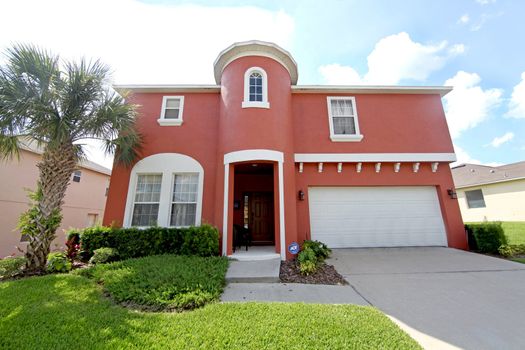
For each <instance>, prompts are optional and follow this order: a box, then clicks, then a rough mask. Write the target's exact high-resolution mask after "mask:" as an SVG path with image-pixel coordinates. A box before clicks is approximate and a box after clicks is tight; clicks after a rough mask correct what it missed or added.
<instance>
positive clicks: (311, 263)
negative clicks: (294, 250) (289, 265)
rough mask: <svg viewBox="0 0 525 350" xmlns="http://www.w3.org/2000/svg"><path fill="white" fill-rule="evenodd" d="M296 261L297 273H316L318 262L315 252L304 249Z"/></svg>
mask: <svg viewBox="0 0 525 350" xmlns="http://www.w3.org/2000/svg"><path fill="white" fill-rule="evenodd" d="M297 261H298V262H299V271H300V272H301V273H302V274H303V275H307V276H308V275H310V274H312V273H314V272H315V271H317V264H318V263H319V260H318V258H317V256H316V255H315V251H314V250H313V249H311V248H305V249H303V250H301V251H300V252H299V254H298V255H297Z"/></svg>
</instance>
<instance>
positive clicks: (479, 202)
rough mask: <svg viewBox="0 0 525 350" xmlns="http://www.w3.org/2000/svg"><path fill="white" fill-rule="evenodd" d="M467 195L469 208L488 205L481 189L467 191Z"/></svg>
mask: <svg viewBox="0 0 525 350" xmlns="http://www.w3.org/2000/svg"><path fill="white" fill-rule="evenodd" d="M465 197H467V205H468V207H469V209H473V208H485V207H486V205H485V198H484V197H483V191H482V190H481V189H479V190H472V191H465Z"/></svg>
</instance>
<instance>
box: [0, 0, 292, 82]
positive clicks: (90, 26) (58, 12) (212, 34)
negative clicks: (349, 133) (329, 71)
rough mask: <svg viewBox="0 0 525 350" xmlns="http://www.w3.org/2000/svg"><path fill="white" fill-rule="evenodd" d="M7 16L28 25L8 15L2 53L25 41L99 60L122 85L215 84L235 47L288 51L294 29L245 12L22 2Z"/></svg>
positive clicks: (124, 2)
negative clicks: (218, 64) (262, 44)
mask: <svg viewBox="0 0 525 350" xmlns="http://www.w3.org/2000/svg"><path fill="white" fill-rule="evenodd" d="M28 9H31V10H28ZM2 11H3V13H6V14H7V13H11V14H23V25H21V22H20V21H21V17H20V16H16V15H13V16H3V17H2V21H0V33H9V35H2V36H0V48H5V47H7V46H9V45H10V44H11V43H12V42H18V41H21V42H32V43H35V44H38V45H41V46H43V47H46V48H48V49H50V50H52V51H54V52H57V53H60V54H62V55H63V56H64V57H68V58H77V57H80V56H83V55H87V56H88V57H97V58H98V57H100V58H102V60H103V61H104V62H106V63H108V64H110V65H111V66H112V68H113V69H114V79H115V81H116V82H118V83H190V84H191V83H214V79H213V67H212V63H213V61H214V60H215V58H216V57H217V55H218V53H219V52H220V51H221V50H223V49H224V48H226V47H227V46H229V45H231V44H232V43H233V42H236V41H244V40H250V39H258V40H266V41H272V42H276V43H277V44H279V45H282V46H284V47H289V45H290V42H291V38H292V34H293V30H294V21H293V19H292V18H291V17H290V16H289V15H287V14H286V13H284V12H282V11H269V10H265V9H261V8H257V7H248V6H245V7H208V6H200V5H169V4H164V3H161V4H146V3H143V2H140V1H137V0H112V1H106V0H82V1H70V0H57V1H53V2H48V1H39V0H18V1H10V2H7V3H6V4H2ZM254 20H256V25H254ZM13 28H16V30H13Z"/></svg>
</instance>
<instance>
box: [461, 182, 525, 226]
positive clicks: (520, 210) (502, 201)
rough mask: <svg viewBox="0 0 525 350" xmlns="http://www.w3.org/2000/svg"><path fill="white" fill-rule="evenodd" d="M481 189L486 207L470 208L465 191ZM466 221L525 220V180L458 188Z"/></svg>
mask: <svg viewBox="0 0 525 350" xmlns="http://www.w3.org/2000/svg"><path fill="white" fill-rule="evenodd" d="M477 189H481V190H482V191H483V197H484V199H485V208H469V207H468V205H467V198H466V196H465V191H472V190H477ZM457 194H458V202H459V207H460V209H461V215H462V217H463V221H465V222H477V221H525V180H514V181H506V182H500V183H494V184H488V185H482V186H473V187H468V188H461V189H458V190H457Z"/></svg>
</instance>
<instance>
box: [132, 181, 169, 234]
mask: <svg viewBox="0 0 525 350" xmlns="http://www.w3.org/2000/svg"><path fill="white" fill-rule="evenodd" d="M161 184H162V174H147V175H138V176H137V187H136V188H135V198H134V203H133V215H132V218H131V226H155V225H157V220H158V216H159V204H160V190H161Z"/></svg>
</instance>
